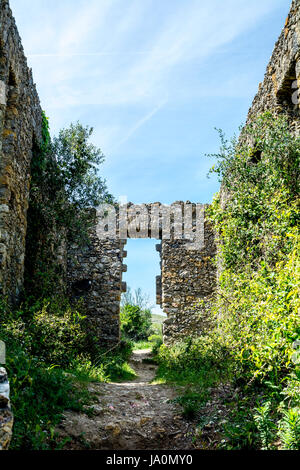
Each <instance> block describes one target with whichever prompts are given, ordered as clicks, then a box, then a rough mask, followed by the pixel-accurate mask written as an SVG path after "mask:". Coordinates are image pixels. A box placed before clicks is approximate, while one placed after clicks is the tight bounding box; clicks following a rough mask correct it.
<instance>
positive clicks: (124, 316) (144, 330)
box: [120, 305, 151, 340]
mask: <svg viewBox="0 0 300 470" xmlns="http://www.w3.org/2000/svg"><path fill="white" fill-rule="evenodd" d="M120 318H121V331H122V333H123V334H124V335H125V337H127V338H129V339H132V340H143V339H146V338H147V337H148V336H149V333H150V327H151V311H150V310H148V309H146V310H142V309H141V308H140V307H138V306H137V305H125V306H124V307H122V308H121V315H120Z"/></svg>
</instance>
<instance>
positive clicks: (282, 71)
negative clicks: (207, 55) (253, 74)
mask: <svg viewBox="0 0 300 470" xmlns="http://www.w3.org/2000/svg"><path fill="white" fill-rule="evenodd" d="M299 87H300V2H299V0H293V2H292V5H291V10H290V13H289V15H288V17H287V19H286V22H285V26H284V28H283V30H282V32H281V34H280V36H279V39H278V41H277V42H276V44H275V47H274V51H273V53H272V56H271V59H270V62H269V64H268V66H267V70H266V74H265V77H264V80H263V82H262V83H260V84H259V90H258V93H257V95H256V96H255V98H254V100H253V103H252V106H251V108H250V111H249V114H248V121H251V119H253V118H254V117H255V116H257V115H258V114H260V113H262V112H264V111H267V110H270V111H275V112H276V113H279V112H284V113H286V114H288V116H289V118H290V121H291V128H292V129H294V131H295V133H296V134H298V135H299V132H300V121H299V117H300V114H299V91H298V89H299Z"/></svg>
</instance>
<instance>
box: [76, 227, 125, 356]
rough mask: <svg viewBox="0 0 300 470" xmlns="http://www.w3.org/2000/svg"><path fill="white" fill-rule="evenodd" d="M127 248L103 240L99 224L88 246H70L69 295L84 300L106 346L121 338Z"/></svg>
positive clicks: (111, 241) (94, 329)
mask: <svg viewBox="0 0 300 470" xmlns="http://www.w3.org/2000/svg"><path fill="white" fill-rule="evenodd" d="M123 248H124V243H123V242H122V241H120V240H116V239H107V240H100V239H99V237H98V235H97V231H96V225H95V226H94V227H93V228H92V229H91V230H90V234H89V242H88V243H87V244H86V245H85V246H80V247H79V246H77V245H75V244H73V245H70V246H69V247H68V262H67V283H68V291H69V295H70V297H71V299H73V301H76V300H79V299H83V301H84V304H85V312H86V315H87V319H88V321H89V324H90V327H91V329H92V331H93V332H94V334H95V335H96V336H97V337H98V338H99V345H100V346H103V347H108V346H111V345H114V344H116V343H117V342H118V341H119V339H120V300H121V293H122V291H126V286H124V284H123V283H122V273H123V271H124V270H126V266H124V265H123V258H124V257H125V256H126V252H124V250H123Z"/></svg>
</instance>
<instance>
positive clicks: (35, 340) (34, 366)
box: [0, 297, 134, 450]
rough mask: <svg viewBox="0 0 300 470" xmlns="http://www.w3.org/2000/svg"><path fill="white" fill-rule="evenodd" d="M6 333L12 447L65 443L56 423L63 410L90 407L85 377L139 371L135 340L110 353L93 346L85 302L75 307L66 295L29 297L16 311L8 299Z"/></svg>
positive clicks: (0, 313) (3, 314)
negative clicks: (132, 359)
mask: <svg viewBox="0 0 300 470" xmlns="http://www.w3.org/2000/svg"><path fill="white" fill-rule="evenodd" d="M0 338H1V340H3V341H5V343H6V349H7V364H6V367H7V370H8V374H9V378H10V383H11V402H12V408H13V412H14V417H15V424H14V435H13V441H12V445H11V448H12V449H18V450H20V449H22V450H25V449H26V450H38V449H40V450H41V449H50V448H59V446H60V443H59V441H58V439H57V436H56V434H55V427H56V426H57V425H58V424H59V422H60V421H61V418H62V413H63V412H64V411H65V410H67V409H72V410H75V411H88V408H86V407H87V405H89V403H90V398H91V397H90V394H89V393H88V392H87V390H86V388H85V387H84V384H85V383H88V382H91V381H101V382H107V381H110V380H120V379H127V380H128V379H130V378H133V377H134V373H133V371H132V370H131V369H130V367H129V366H128V364H127V360H128V358H129V356H130V354H131V351H132V347H131V345H130V344H127V343H122V344H121V345H120V347H119V348H117V349H115V350H114V351H111V352H109V353H106V352H104V351H103V349H101V348H100V347H98V348H95V347H94V348H91V347H90V345H91V343H90V341H91V338H90V337H89V336H88V335H86V327H85V318H84V316H83V315H82V313H81V311H80V305H79V306H77V308H75V307H71V306H70V305H69V302H68V301H67V300H66V299H64V298H61V297H57V298H53V299H52V300H50V299H45V300H40V301H38V302H36V303H34V304H32V303H30V302H27V303H26V304H24V305H23V306H21V307H20V308H18V309H17V310H15V311H12V310H11V309H10V308H9V307H8V306H7V305H6V303H5V301H4V300H3V299H2V300H1V301H0ZM100 346H101V345H100ZM95 354H96V356H97V357H96V358H95V357H94V356H95ZM78 382H79V383H80V384H81V386H80V387H78V386H77V384H78Z"/></svg>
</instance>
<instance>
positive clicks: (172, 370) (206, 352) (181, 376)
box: [157, 336, 230, 388]
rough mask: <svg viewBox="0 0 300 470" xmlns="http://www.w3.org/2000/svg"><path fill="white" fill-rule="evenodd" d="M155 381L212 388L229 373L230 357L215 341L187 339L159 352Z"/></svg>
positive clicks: (164, 347)
mask: <svg viewBox="0 0 300 470" xmlns="http://www.w3.org/2000/svg"><path fill="white" fill-rule="evenodd" d="M157 361H158V364H159V369H158V374H157V376H158V378H160V379H165V380H168V381H171V382H175V383H182V384H196V385H197V384H198V385H201V386H203V387H206V388H208V387H211V386H212V385H215V384H217V383H218V382H219V381H220V380H221V378H222V377H226V376H227V375H228V374H229V373H230V355H229V351H228V350H227V348H226V347H224V346H223V345H222V344H221V343H219V342H218V341H216V338H215V337H213V336H212V337H209V336H201V337H199V338H186V339H185V340H183V341H181V342H178V343H176V344H175V345H173V346H172V347H168V346H166V345H162V346H161V347H160V349H159V351H158V355H157Z"/></svg>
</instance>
